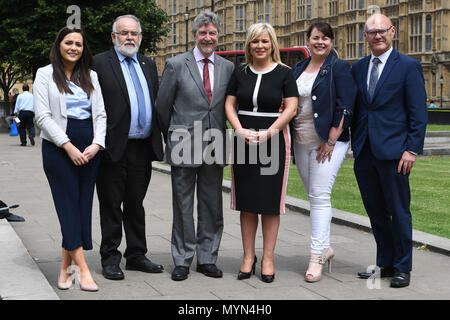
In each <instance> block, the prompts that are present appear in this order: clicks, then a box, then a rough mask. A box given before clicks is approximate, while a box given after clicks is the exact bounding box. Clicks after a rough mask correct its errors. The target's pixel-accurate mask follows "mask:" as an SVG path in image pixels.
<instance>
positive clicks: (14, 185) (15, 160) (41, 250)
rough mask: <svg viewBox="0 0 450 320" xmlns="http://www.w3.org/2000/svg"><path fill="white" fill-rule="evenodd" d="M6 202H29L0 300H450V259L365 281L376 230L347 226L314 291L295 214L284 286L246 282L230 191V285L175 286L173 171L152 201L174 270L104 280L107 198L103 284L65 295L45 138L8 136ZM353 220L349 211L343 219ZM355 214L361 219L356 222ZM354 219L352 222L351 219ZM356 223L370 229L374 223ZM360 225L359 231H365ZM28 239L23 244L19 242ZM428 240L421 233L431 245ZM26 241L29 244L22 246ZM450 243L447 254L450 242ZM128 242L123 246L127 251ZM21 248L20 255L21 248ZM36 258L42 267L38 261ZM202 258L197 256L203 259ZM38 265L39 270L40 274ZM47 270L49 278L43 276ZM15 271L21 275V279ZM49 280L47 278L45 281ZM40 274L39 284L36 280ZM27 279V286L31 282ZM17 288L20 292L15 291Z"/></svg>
mask: <svg viewBox="0 0 450 320" xmlns="http://www.w3.org/2000/svg"><path fill="white" fill-rule="evenodd" d="M0 150H1V151H0V154H1V155H0V186H1V189H0V199H2V200H3V201H5V202H6V203H7V204H10V205H12V204H16V203H18V204H20V208H18V209H14V211H13V212H14V213H15V214H18V215H21V216H23V217H24V218H25V219H26V222H22V223H11V224H9V223H7V222H6V220H4V219H3V220H0V296H1V297H2V298H3V299H61V300H76V299H88V300H91V299H92V300H103V299H126V300H127V299H133V300H136V299H164V300H169V299H173V300H200V299H206V300H222V299H238V300H240V299H243V300H244V299H245V300H261V299H262V300H264V299H269V300H270V299H275V300H281V299H283V300H284V299H306V300H309V299H314V300H317V299H319V300H320V299H449V298H450V273H449V272H448V267H449V265H450V257H449V256H448V255H446V254H441V253H436V252H430V251H423V250H418V249H414V252H413V259H414V260H413V261H414V265H413V267H414V270H413V273H412V282H411V285H410V286H409V287H407V288H403V289H393V288H390V287H389V280H387V279H381V280H379V283H378V282H375V283H371V282H367V281H365V280H361V279H358V278H357V277H356V273H357V272H358V271H361V270H364V269H366V267H367V266H369V265H371V264H373V263H374V259H375V243H374V240H373V236H372V234H371V233H368V232H366V231H360V230H358V229H356V228H352V227H349V226H346V225H341V224H333V225H332V230H331V232H332V238H331V242H332V246H333V248H334V249H335V252H336V258H335V259H334V260H333V273H328V272H325V273H324V277H323V279H322V281H320V282H318V283H314V284H309V283H306V282H305V281H304V280H303V275H304V272H305V270H306V268H307V266H308V258H309V217H308V216H307V215H304V214H301V213H298V212H294V211H288V212H287V214H286V215H284V216H282V217H281V226H280V231H279V237H278V242H277V247H276V257H275V267H276V279H275V281H274V282H273V283H271V284H266V283H264V282H262V281H261V280H260V279H259V276H258V274H259V273H260V272H261V269H260V266H259V265H258V266H257V268H256V272H257V273H256V276H252V277H251V279H249V280H244V281H238V280H236V274H237V271H238V270H239V267H240V264H241V258H242V244H241V235H240V226H239V214H238V213H237V212H235V211H232V210H230V209H229V200H230V198H229V194H228V193H224V220H225V228H224V233H223V237H222V242H221V247H220V253H219V259H218V266H219V267H220V268H221V269H222V270H223V272H224V277H223V278H222V279H212V278H208V277H205V276H204V275H202V274H199V273H197V272H195V262H194V264H193V266H192V267H191V273H190V276H189V279H188V280H186V281H182V282H174V281H172V280H171V279H170V273H171V272H172V270H173V267H174V266H173V262H172V258H171V254H170V233H171V225H172V211H171V191H170V190H171V184H170V177H169V175H167V174H165V173H161V172H158V171H154V172H153V176H152V180H151V183H150V187H149V191H148V193H147V197H146V199H145V202H144V204H145V208H146V212H147V214H146V231H147V243H148V248H149V254H148V257H150V258H151V259H152V260H153V261H155V262H157V263H161V264H163V265H164V267H165V272H164V273H162V274H145V273H141V272H135V271H126V270H125V261H124V260H123V261H122V264H121V267H122V268H123V270H124V272H125V280H123V281H110V280H106V279H105V278H103V276H102V275H101V265H100V256H99V244H100V226H99V214H98V201H97V198H95V200H94V209H93V221H92V228H93V245H94V250H92V251H87V252H86V253H85V254H86V258H87V261H88V264H89V266H90V268H91V271H92V273H93V276H94V279H95V280H96V282H97V283H98V285H99V287H100V291H98V292H97V293H88V292H84V291H81V290H79V289H76V288H74V289H70V290H66V291H61V290H58V289H57V288H56V281H57V276H58V270H59V266H60V262H61V234H60V229H59V224H58V220H57V217H56V212H55V209H54V206H53V202H52V198H51V194H50V189H49V187H48V183H47V180H46V178H45V175H44V172H43V169H42V160H41V139H40V138H37V139H36V146H34V147H31V146H27V147H20V146H19V138H18V137H9V135H7V134H0ZM339 214H343V216H345V214H346V213H342V212H341V213H339V212H337V215H339ZM351 216H353V215H351ZM342 219H343V220H345V218H342ZM355 221H362V222H361V225H363V224H364V223H367V218H364V217H357V218H355ZM358 223H359V222H355V223H354V224H353V225H355V224H358ZM16 234H17V235H18V238H17V236H16ZM422 236H427V235H426V234H425V235H423V234H419V235H418V236H417V234H416V235H415V237H416V238H417V237H419V238H420V239H422V238H421V237H422ZM19 238H20V239H19ZM431 238H432V240H431V241H437V240H441V241H443V242H441V243H440V244H439V243H438V244H437V246H440V245H442V246H443V247H445V246H448V243H449V241H450V240H449V239H442V238H437V239H436V237H431ZM124 243H125V240H123V244H122V245H121V248H120V249H121V250H122V252H123V251H124ZM256 246H257V249H256V252H257V256H258V258H261V254H262V235H261V229H260V228H259V229H258V234H257V241H256ZM14 247H15V248H16V250H13V248H14ZM449 251H450V250H447V249H444V250H443V252H444V253H448V252H449ZM30 261H34V263H30ZM194 261H195V259H194ZM36 266H37V267H36ZM37 271H40V272H41V273H39V272H37ZM13 272H14V274H15V275H16V274H17V273H19V274H20V275H21V276H19V277H14V278H12V277H11V274H12V273H13ZM42 275H43V276H42ZM27 276H30V277H33V279H34V280H33V281H36V282H32V281H31V282H30V280H28V281H27V280H26V277H27ZM21 281H22V282H24V283H21ZM12 284H14V285H12Z"/></svg>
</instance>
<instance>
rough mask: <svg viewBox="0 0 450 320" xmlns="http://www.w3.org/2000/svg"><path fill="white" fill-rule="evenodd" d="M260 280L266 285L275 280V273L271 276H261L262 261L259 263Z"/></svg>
mask: <svg viewBox="0 0 450 320" xmlns="http://www.w3.org/2000/svg"><path fill="white" fill-rule="evenodd" d="M261 280H262V281H264V282H266V283H271V282H273V280H275V273H273V274H263V273H262V261H261Z"/></svg>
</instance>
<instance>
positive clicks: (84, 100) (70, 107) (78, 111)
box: [66, 81, 92, 120]
mask: <svg viewBox="0 0 450 320" xmlns="http://www.w3.org/2000/svg"><path fill="white" fill-rule="evenodd" d="M68 84H69V88H70V90H72V92H73V94H70V93H66V112H67V118H71V119H78V120H84V119H90V118H92V112H91V109H92V100H91V98H88V95H87V93H86V92H84V91H83V89H82V88H80V87H79V86H77V85H76V84H75V83H73V82H72V81H68Z"/></svg>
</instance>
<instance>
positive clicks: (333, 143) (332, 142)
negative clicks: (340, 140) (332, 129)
mask: <svg viewBox="0 0 450 320" xmlns="http://www.w3.org/2000/svg"><path fill="white" fill-rule="evenodd" d="M327 144H328V145H329V146H330V147H334V146H335V144H336V141H332V140H330V139H328V141H327Z"/></svg>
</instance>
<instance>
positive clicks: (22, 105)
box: [14, 91, 34, 114]
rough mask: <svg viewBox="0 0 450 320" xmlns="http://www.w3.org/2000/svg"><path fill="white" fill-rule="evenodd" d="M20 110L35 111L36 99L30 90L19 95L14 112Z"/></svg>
mask: <svg viewBox="0 0 450 320" xmlns="http://www.w3.org/2000/svg"><path fill="white" fill-rule="evenodd" d="M19 111H31V112H34V100H33V95H32V94H31V93H29V92H28V91H24V92H23V93H21V94H19V95H18V96H17V100H16V107H15V108H14V113H15V114H17V113H19Z"/></svg>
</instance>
